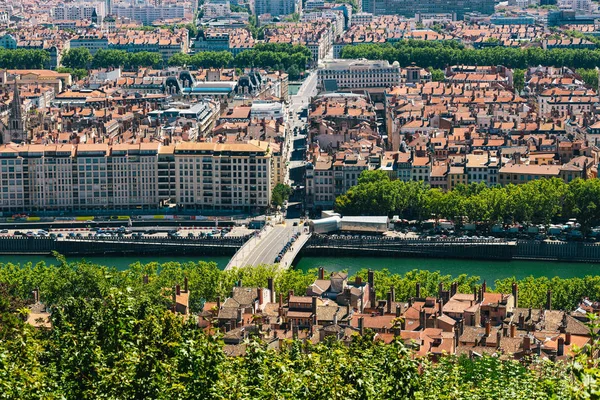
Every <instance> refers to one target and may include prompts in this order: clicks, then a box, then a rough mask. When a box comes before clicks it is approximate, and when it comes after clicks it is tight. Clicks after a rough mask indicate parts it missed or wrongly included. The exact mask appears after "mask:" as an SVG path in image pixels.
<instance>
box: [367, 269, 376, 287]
mask: <svg viewBox="0 0 600 400" xmlns="http://www.w3.org/2000/svg"><path fill="white" fill-rule="evenodd" d="M374 277H375V274H374V273H373V270H372V269H369V272H368V273H367V282H368V283H369V286H370V287H374V286H375V278H374Z"/></svg>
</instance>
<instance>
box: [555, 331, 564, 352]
mask: <svg viewBox="0 0 600 400" xmlns="http://www.w3.org/2000/svg"><path fill="white" fill-rule="evenodd" d="M564 354H565V339H564V338H563V337H562V336H561V337H559V338H558V348H557V349H556V355H557V356H562V355H564Z"/></svg>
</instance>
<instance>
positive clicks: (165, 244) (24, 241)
mask: <svg viewBox="0 0 600 400" xmlns="http://www.w3.org/2000/svg"><path fill="white" fill-rule="evenodd" d="M249 238H250V236H245V237H234V238H210V239H199V238H193V239H188V238H178V239H169V238H156V237H150V236H147V237H142V238H138V239H131V238H87V237H85V238H77V239H68V238H61V239H51V238H43V237H42V238H40V237H31V238H26V237H19V236H5V237H0V255H8V254H13V255H18V254H22V255H26V254H50V253H52V252H53V251H56V252H58V253H60V254H64V255H77V256H79V255H81V256H84V255H88V256H89V255H173V256H178V255H207V256H210V255H214V256H233V255H234V254H235V253H236V251H237V250H238V249H239V248H241V247H242V245H243V244H244V243H245V242H246V241H247V240H248V239H249ZM298 256H299V257H302V256H319V257H324V256H325V257H326V256H333V257H336V256H358V257H360V256H365V257H377V256H381V257H417V258H418V257H424V258H457V259H480V260H512V259H514V260H547V261H568V262H589V263H595V262H597V263H600V243H584V242H558V241H555V242H542V241H533V240H518V241H505V240H470V241H464V240H452V239H450V240H448V239H447V240H436V241H429V240H422V239H402V240H398V239H396V238H385V237H380V236H379V237H377V236H372V237H368V236H363V237H352V238H348V237H345V238H340V237H333V236H330V235H318V234H313V236H312V237H311V238H310V239H309V240H308V242H307V243H306V244H305V245H304V247H303V248H302V250H301V251H300V252H299V254H298Z"/></svg>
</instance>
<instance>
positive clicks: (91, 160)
mask: <svg viewBox="0 0 600 400" xmlns="http://www.w3.org/2000/svg"><path fill="white" fill-rule="evenodd" d="M271 178H272V164H271V154H270V149H269V148H268V145H267V144H266V142H265V145H262V146H257V145H252V144H247V143H236V144H217V143H187V142H186V143H180V144H177V145H175V146H161V145H159V144H158V143H142V144H117V145H113V146H108V145H106V144H79V145H66V144H65V145H20V146H19V145H5V146H0V199H1V200H2V201H0V211H2V212H22V211H29V210H33V211H35V210H56V211H83V210H101V209H115V210H121V209H134V208H138V209H142V208H147V209H156V208H158V207H159V205H160V204H161V203H163V204H164V203H167V202H168V203H176V204H178V205H180V206H182V207H184V208H197V209H247V210H250V209H257V208H266V207H267V206H268V205H269V204H270V201H271V188H272V180H271Z"/></svg>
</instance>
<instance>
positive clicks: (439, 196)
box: [335, 171, 600, 232]
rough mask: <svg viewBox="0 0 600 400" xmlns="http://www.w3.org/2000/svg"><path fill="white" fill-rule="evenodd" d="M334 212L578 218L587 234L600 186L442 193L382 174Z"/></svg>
mask: <svg viewBox="0 0 600 400" xmlns="http://www.w3.org/2000/svg"><path fill="white" fill-rule="evenodd" d="M335 208H336V210H338V211H339V212H341V213H344V214H354V215H381V214H387V215H392V214H393V215H401V216H404V217H406V218H417V219H424V218H430V217H435V218H447V219H450V220H453V221H455V222H456V223H458V224H460V223H461V222H462V219H463V217H466V218H467V219H468V220H469V221H472V222H483V223H487V224H493V223H496V222H505V221H506V222H522V223H536V224H550V223H551V222H552V221H553V220H555V219H557V218H563V219H569V218H577V221H578V222H579V223H581V225H582V230H583V231H584V232H585V231H587V230H589V229H590V228H591V227H592V226H593V224H594V222H595V221H598V220H600V181H598V180H596V179H590V180H583V179H575V180H573V181H572V182H570V183H569V184H566V183H564V182H563V181H562V180H560V179H558V178H553V179H537V180H532V181H529V182H527V183H523V184H520V185H512V184H509V185H506V186H504V187H501V186H494V187H487V186H486V185H485V184H483V183H480V184H474V183H473V184H471V185H468V186H465V185H457V186H456V187H455V188H454V190H451V191H448V192H442V191H440V190H438V189H432V188H430V187H428V186H427V185H425V184H424V183H423V182H412V181H409V182H403V181H399V180H394V181H392V180H390V178H389V177H388V175H387V174H386V173H385V172H383V171H364V172H363V173H362V174H361V176H360V178H359V181H358V185H356V186H353V187H351V188H350V189H349V190H348V191H347V192H346V193H345V194H343V195H341V196H338V197H337V198H336V201H335Z"/></svg>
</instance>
